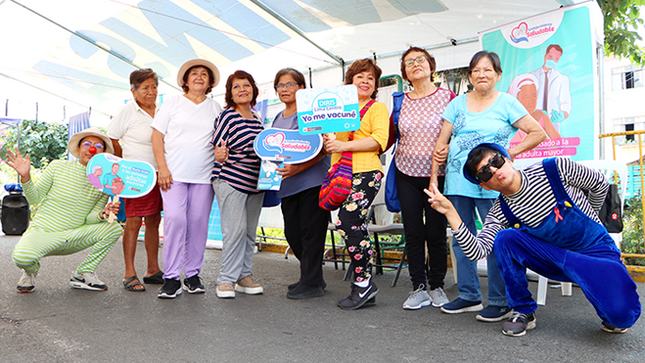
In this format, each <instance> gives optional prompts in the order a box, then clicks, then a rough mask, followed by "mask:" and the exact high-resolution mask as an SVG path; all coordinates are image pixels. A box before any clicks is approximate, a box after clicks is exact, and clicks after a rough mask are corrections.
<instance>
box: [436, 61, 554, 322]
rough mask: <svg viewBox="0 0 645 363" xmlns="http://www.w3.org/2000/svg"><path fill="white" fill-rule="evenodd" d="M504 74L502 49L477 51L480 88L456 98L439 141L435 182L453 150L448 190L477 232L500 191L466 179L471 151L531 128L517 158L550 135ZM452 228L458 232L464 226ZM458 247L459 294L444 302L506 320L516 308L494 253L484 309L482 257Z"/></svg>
mask: <svg viewBox="0 0 645 363" xmlns="http://www.w3.org/2000/svg"><path fill="white" fill-rule="evenodd" d="M501 76H502V65H501V63H500V61H499V57H498V56H497V54H495V53H492V52H487V51H480V52H477V53H476V54H475V55H474V56H473V58H472V59H471V61H470V65H469V67H468V77H469V79H470V82H471V83H472V84H473V86H474V91H473V92H470V93H467V94H465V95H461V96H459V97H457V98H455V99H454V100H453V101H452V102H450V104H449V105H448V107H447V108H446V110H445V112H444V113H443V119H444V121H443V126H442V128H441V134H440V135H439V139H438V140H437V145H436V146H435V152H434V158H435V162H434V163H433V164H432V178H431V184H434V185H435V186H436V185H438V178H437V172H438V170H439V165H440V164H441V163H443V162H444V161H445V160H446V156H445V155H446V152H447V151H449V153H448V160H447V164H446V180H445V186H444V193H443V194H444V195H446V196H447V197H448V198H449V199H450V201H451V202H452V203H453V205H454V206H455V208H456V210H457V212H458V213H459V216H460V217H461V219H462V221H463V224H464V225H465V226H466V227H467V228H468V230H469V231H470V232H471V233H473V234H476V232H477V229H476V225H475V220H476V217H475V209H477V211H478V212H479V216H480V218H481V220H482V221H483V220H485V219H486V216H487V214H488V210H489V209H490V207H491V206H492V205H493V202H494V200H495V198H497V196H498V195H499V193H497V192H494V191H489V190H484V189H482V187H481V186H476V185H474V184H472V183H470V182H469V181H467V180H466V178H464V176H463V174H462V167H463V165H464V163H465V162H466V159H467V157H468V153H469V152H470V150H472V148H474V147H475V146H477V145H478V144H480V143H482V142H492V143H497V144H500V145H502V146H504V147H508V146H509V141H510V139H511V138H512V137H513V135H514V134H515V133H516V132H517V129H520V130H522V131H524V132H526V134H527V135H526V138H525V139H524V140H523V141H522V142H521V143H519V144H517V145H515V146H513V147H511V148H510V149H509V150H508V153H509V154H510V156H511V158H515V156H517V155H519V154H521V153H523V152H525V151H528V150H531V149H532V148H534V147H536V146H537V145H538V144H539V143H540V142H542V141H544V139H545V138H546V135H545V134H544V131H543V130H542V128H541V127H540V125H539V124H538V123H537V122H536V121H535V119H534V118H533V117H531V115H529V114H528V113H527V111H526V108H525V107H524V106H523V105H522V104H521V103H520V102H519V101H518V100H517V99H516V98H514V97H512V96H510V95H509V94H507V93H504V92H499V91H498V90H496V89H495V84H497V82H499V80H500V78H501ZM451 136H452V137H451ZM448 142H450V147H449V148H448ZM450 227H451V228H452V230H453V231H457V230H458V229H459V227H460V226H450ZM455 233H456V232H455ZM452 246H453V249H454V252H455V257H456V259H457V280H458V281H457V289H458V290H459V297H458V298H457V299H455V300H453V301H452V302H450V303H448V304H445V305H443V306H442V307H441V311H443V312H444V313H448V314H459V313H464V312H477V311H479V314H478V315H477V317H476V318H477V320H480V321H485V322H496V321H501V320H503V319H505V318H507V317H509V316H510V314H511V310H510V309H509V308H508V302H507V300H506V292H505V288H504V280H503V279H502V277H501V275H500V273H499V270H498V268H497V263H496V260H495V254H493V253H491V254H490V255H488V262H487V263H488V307H486V309H484V307H483V305H482V303H481V301H482V294H481V292H480V291H479V286H480V284H479V277H478V275H477V261H471V260H469V259H468V257H466V255H465V254H464V251H462V250H461V247H459V244H458V243H457V239H456V238H455V239H453V242H452ZM482 309H483V310H482Z"/></svg>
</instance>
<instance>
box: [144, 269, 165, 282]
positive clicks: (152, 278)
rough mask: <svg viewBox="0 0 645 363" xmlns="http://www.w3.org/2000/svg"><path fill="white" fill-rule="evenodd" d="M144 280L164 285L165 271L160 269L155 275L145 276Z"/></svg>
mask: <svg viewBox="0 0 645 363" xmlns="http://www.w3.org/2000/svg"><path fill="white" fill-rule="evenodd" d="M143 282H145V283H146V284H156V285H163V283H164V281H163V271H159V272H157V273H156V274H154V275H151V276H148V277H145V276H144V277H143Z"/></svg>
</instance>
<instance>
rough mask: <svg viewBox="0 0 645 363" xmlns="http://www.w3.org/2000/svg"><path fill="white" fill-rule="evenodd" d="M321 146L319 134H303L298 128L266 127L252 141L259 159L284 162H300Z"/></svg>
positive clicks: (311, 155) (314, 154) (313, 153)
mask: <svg viewBox="0 0 645 363" xmlns="http://www.w3.org/2000/svg"><path fill="white" fill-rule="evenodd" d="M322 147H323V143H322V137H321V136H320V135H315V134H314V135H303V134H301V133H300V132H298V130H285V129H276V128H268V129H266V130H264V131H262V132H261V133H260V134H259V135H258V136H257V137H256V138H255V141H254V142H253V149H254V150H255V153H256V154H257V155H258V156H259V157H260V159H262V160H265V159H272V160H275V159H281V160H284V163H285V164H301V163H304V162H307V161H309V160H311V159H313V158H315V157H316V155H318V153H320V150H321V149H322Z"/></svg>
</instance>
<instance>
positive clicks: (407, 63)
mask: <svg viewBox="0 0 645 363" xmlns="http://www.w3.org/2000/svg"><path fill="white" fill-rule="evenodd" d="M425 61H426V56H425V55H420V56H418V57H416V58H414V59H406V60H405V61H403V63H405V66H406V67H412V66H413V65H414V62H417V63H419V64H423V62H425Z"/></svg>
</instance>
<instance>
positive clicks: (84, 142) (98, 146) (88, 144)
mask: <svg viewBox="0 0 645 363" xmlns="http://www.w3.org/2000/svg"><path fill="white" fill-rule="evenodd" d="M81 146H85V147H92V146H94V147H95V148H97V149H99V150H103V144H101V143H100V142H97V143H95V144H92V142H90V141H83V143H82V144H81Z"/></svg>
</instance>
